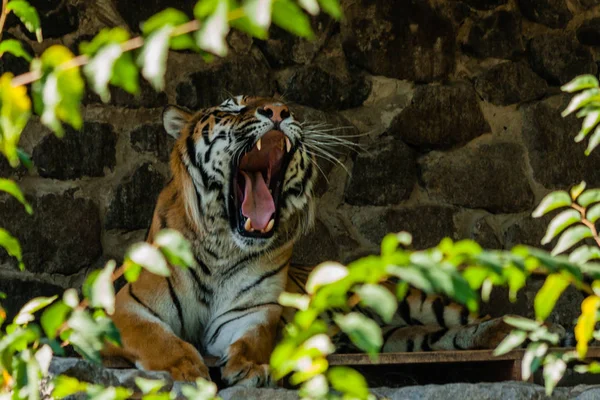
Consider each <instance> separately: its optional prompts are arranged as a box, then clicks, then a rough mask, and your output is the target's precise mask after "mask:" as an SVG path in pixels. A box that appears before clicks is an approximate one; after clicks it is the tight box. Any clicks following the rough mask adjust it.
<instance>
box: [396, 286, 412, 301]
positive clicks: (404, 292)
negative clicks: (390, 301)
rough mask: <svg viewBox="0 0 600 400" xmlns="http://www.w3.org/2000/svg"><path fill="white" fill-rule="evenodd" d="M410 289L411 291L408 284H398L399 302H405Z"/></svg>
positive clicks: (397, 296)
mask: <svg viewBox="0 0 600 400" xmlns="http://www.w3.org/2000/svg"><path fill="white" fill-rule="evenodd" d="M409 289H410V286H409V284H408V283H406V282H398V284H397V285H396V299H397V300H398V301H402V300H404V298H405V297H406V295H407V294H408V290H409Z"/></svg>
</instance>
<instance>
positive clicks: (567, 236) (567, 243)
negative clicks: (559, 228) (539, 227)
mask: <svg viewBox="0 0 600 400" xmlns="http://www.w3.org/2000/svg"><path fill="white" fill-rule="evenodd" d="M589 237H592V232H591V231H590V228H588V227H587V226H584V225H576V226H572V227H570V228H569V229H567V230H566V231H565V233H563V234H562V235H561V237H560V239H558V242H557V243H556V246H555V247H554V249H552V253H551V254H552V255H553V256H556V255H558V254H560V253H563V252H564V251H566V250H568V249H569V248H570V247H571V246H573V245H574V244H576V243H578V242H579V241H581V240H583V239H586V238H589Z"/></svg>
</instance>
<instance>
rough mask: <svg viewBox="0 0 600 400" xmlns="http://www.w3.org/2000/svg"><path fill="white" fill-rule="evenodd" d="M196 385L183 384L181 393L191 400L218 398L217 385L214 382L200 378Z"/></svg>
mask: <svg viewBox="0 0 600 400" xmlns="http://www.w3.org/2000/svg"><path fill="white" fill-rule="evenodd" d="M194 383H195V386H192V385H182V386H181V393H182V394H183V395H184V396H185V398H186V399H189V400H213V399H215V400H217V398H216V395H217V385H215V384H214V383H213V382H209V381H207V380H204V379H201V378H198V379H196V382H194Z"/></svg>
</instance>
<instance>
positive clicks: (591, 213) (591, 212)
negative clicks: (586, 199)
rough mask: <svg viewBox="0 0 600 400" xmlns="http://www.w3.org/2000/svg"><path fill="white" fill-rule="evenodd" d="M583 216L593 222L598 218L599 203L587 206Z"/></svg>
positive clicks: (599, 216) (599, 213)
mask: <svg viewBox="0 0 600 400" xmlns="http://www.w3.org/2000/svg"><path fill="white" fill-rule="evenodd" d="M585 217H586V219H587V220H588V221H590V222H592V223H594V222H596V221H597V220H598V218H600V204H594V205H593V206H591V207H590V208H588V210H587V212H586V213H585Z"/></svg>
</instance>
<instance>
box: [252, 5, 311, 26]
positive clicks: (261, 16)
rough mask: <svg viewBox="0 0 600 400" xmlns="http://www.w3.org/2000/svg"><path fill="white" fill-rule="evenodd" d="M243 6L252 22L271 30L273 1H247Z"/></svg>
mask: <svg viewBox="0 0 600 400" xmlns="http://www.w3.org/2000/svg"><path fill="white" fill-rule="evenodd" d="M243 4H244V6H243V8H244V13H245V14H246V16H247V17H248V19H249V20H250V22H252V23H253V24H254V25H256V26H258V27H261V28H263V29H268V28H269V26H270V25H271V7H272V5H273V0H246V1H245V2H244V3H243ZM317 9H318V6H317Z"/></svg>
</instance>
